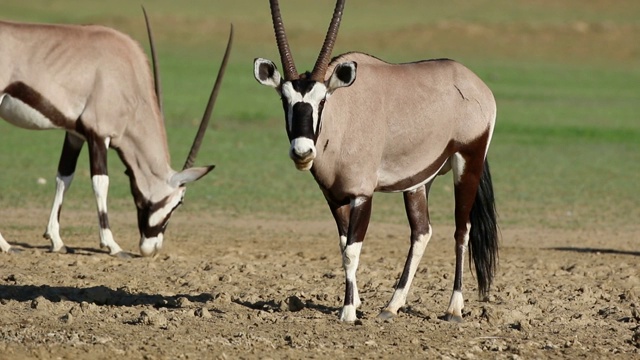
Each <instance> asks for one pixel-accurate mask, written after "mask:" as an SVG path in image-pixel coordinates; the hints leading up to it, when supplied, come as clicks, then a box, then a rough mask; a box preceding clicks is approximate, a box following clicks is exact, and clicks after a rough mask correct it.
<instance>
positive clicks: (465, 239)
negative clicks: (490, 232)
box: [462, 222, 471, 255]
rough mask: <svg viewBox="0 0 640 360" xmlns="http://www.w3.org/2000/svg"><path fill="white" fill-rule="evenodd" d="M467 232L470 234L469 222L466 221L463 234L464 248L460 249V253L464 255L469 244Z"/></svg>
mask: <svg viewBox="0 0 640 360" xmlns="http://www.w3.org/2000/svg"><path fill="white" fill-rule="evenodd" d="M469 234H471V223H470V222H468V223H467V232H466V233H465V234H464V238H463V240H464V242H463V244H464V248H463V249H462V254H463V255H464V253H465V252H466V251H467V246H468V245H469Z"/></svg>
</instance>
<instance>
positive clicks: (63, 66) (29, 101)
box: [0, 9, 233, 257]
mask: <svg viewBox="0 0 640 360" xmlns="http://www.w3.org/2000/svg"><path fill="white" fill-rule="evenodd" d="M143 10H144V9H143ZM145 20H147V17H146V13H145ZM147 30H148V32H149V37H150V39H149V40H150V42H151V49H152V55H153V60H154V68H155V64H156V61H155V52H154V51H153V49H154V46H153V39H152V34H151V30H150V28H149V23H148V21H147ZM231 30H232V31H231V34H230V36H229V42H228V44H227V49H226V52H225V56H224V59H223V61H222V65H221V68H220V71H219V72H218V78H217V80H216V83H215V85H214V90H213V91H212V93H211V97H210V99H209V104H208V105H207V107H206V110H205V115H204V116H203V119H202V122H201V124H200V129H199V131H198V133H197V135H196V138H195V140H194V144H193V146H192V148H191V151H190V153H189V156H188V158H187V161H186V163H185V166H184V168H183V170H182V171H175V170H173V169H172V168H171V162H170V158H169V149H168V146H167V134H166V132H165V126H164V120H163V114H162V111H161V107H160V104H161V103H162V100H161V96H160V86H159V84H160V83H159V78H158V77H157V76H156V77H155V79H154V77H152V74H151V71H150V68H149V61H148V59H147V57H146V55H145V53H144V51H143V50H142V48H141V47H140V45H139V44H138V43H136V42H135V41H134V40H132V39H131V38H130V37H128V36H127V35H125V34H123V33H121V32H118V31H116V30H114V29H111V28H107V27H103V26H95V25H88V26H79V25H54V24H28V23H16V22H8V21H0V117H2V118H3V119H5V120H7V121H8V122H10V123H12V124H14V125H16V126H18V127H22V128H25V129H31V130H41V129H61V130H64V131H65V132H66V134H65V139H64V144H63V148H62V154H61V156H60V162H59V165H58V174H57V177H56V194H55V198H54V201H53V206H52V210H51V216H50V218H49V224H48V225H47V229H46V232H45V234H44V236H45V237H46V238H48V239H50V241H51V251H53V252H66V251H67V248H66V246H65V245H64V244H63V242H62V239H61V238H60V233H59V222H58V221H59V217H60V211H61V207H62V201H63V196H64V194H65V192H66V191H67V189H68V188H69V186H70V185H71V180H72V179H73V175H74V172H75V168H76V162H77V159H78V156H79V154H80V151H81V149H82V147H83V145H84V143H85V142H86V143H87V145H88V147H89V161H90V167H91V169H90V170H91V181H92V185H93V191H94V193H95V196H96V203H97V209H98V219H99V225H100V245H101V247H106V248H108V249H109V253H110V254H111V255H115V256H121V257H129V256H131V254H128V253H126V252H124V251H122V249H121V248H120V246H119V245H118V244H117V243H116V242H115V241H114V239H113V235H112V233H111V230H110V228H109V219H108V216H107V190H108V186H109V177H108V173H107V150H108V149H109V148H112V149H115V150H116V152H117V153H118V155H119V156H120V159H121V160H122V161H123V163H124V165H125V166H126V169H127V170H126V174H127V175H128V176H129V180H130V186H131V192H132V194H133V198H134V202H135V205H136V209H137V213H138V228H139V232H140V252H141V254H142V255H143V256H151V255H154V254H156V253H157V252H158V251H159V250H160V248H161V247H162V245H163V239H164V232H165V230H166V227H167V224H168V222H169V218H170V217H171V214H172V213H173V211H174V210H175V209H176V208H177V207H178V206H180V204H181V203H182V200H183V197H184V194H185V190H186V188H185V185H186V184H187V183H189V182H192V181H196V180H198V179H200V178H201V177H203V176H205V175H206V174H208V173H209V172H210V171H211V170H212V169H213V165H211V166H205V167H192V165H193V162H194V160H195V157H196V155H197V152H198V149H199V147H200V144H201V142H202V138H203V136H204V130H206V127H207V123H208V121H209V118H210V115H211V111H212V108H213V105H214V103H215V99H216V96H217V93H218V90H219V87H220V84H221V80H222V75H223V74H224V69H225V67H226V63H227V60H228V56H229V51H230V48H231V39H232V36H233V28H232V29H231ZM154 74H156V75H157V73H156V72H155V71H154ZM154 80H155V81H154ZM154 82H155V85H156V87H155V91H154ZM0 249H1V250H2V251H3V252H10V251H12V250H14V248H12V247H11V246H10V244H9V243H8V242H7V241H6V240H5V239H4V238H3V237H2V235H0Z"/></svg>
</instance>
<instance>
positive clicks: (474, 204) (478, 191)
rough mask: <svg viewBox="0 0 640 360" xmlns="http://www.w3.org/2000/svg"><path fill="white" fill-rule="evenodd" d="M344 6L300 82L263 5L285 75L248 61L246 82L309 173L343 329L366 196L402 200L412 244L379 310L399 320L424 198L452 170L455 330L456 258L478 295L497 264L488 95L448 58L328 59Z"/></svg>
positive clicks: (423, 242) (280, 25) (355, 300)
mask: <svg viewBox="0 0 640 360" xmlns="http://www.w3.org/2000/svg"><path fill="white" fill-rule="evenodd" d="M345 2H346V1H345V0H337V1H336V6H335V9H334V11H333V17H332V19H331V23H330V24H329V28H328V30H327V35H326V37H325V40H324V43H323V45H322V48H321V49H320V53H319V55H318V59H317V60H316V64H315V66H314V67H313V70H312V71H311V72H305V73H303V74H300V73H299V72H298V71H297V69H296V66H295V63H294V60H293V55H292V53H291V49H290V47H289V42H288V40H287V34H286V31H285V29H284V22H283V21H282V16H281V14H280V4H279V3H278V1H277V0H270V1H269V5H270V8H271V18H272V22H273V29H274V33H275V38H276V44H277V46H278V52H279V54H280V60H281V62H282V70H283V72H284V74H283V75H281V74H280V72H279V71H278V70H277V67H276V65H275V64H274V63H273V61H271V60H268V59H263V58H256V59H255V60H254V70H253V71H254V77H255V78H256V80H257V81H258V82H259V83H261V84H263V85H266V86H269V87H272V88H274V89H275V90H276V92H277V93H278V95H279V96H280V99H281V101H282V104H283V109H284V115H285V123H286V130H287V136H288V138H289V142H290V147H289V157H290V158H291V160H293V163H294V164H295V166H296V168H297V169H298V170H303V171H304V170H310V171H311V173H312V174H313V176H314V178H315V180H316V181H317V182H318V185H320V188H321V189H322V191H323V193H324V196H325V198H326V200H327V204H328V205H329V209H330V210H331V214H332V215H333V217H334V220H335V222H336V225H337V228H338V235H339V237H340V252H341V254H342V266H343V269H344V271H345V293H344V305H343V307H342V311H341V313H340V319H341V320H343V321H355V320H356V318H357V316H356V308H357V307H358V306H360V305H361V301H360V296H359V295H358V286H357V282H356V271H357V268H358V263H359V261H360V251H361V249H362V244H363V240H364V238H365V234H366V232H367V228H368V226H369V220H370V218H371V209H372V199H373V193H374V192H376V191H385V192H402V193H403V198H404V203H405V210H406V212H407V218H408V220H409V226H410V227H411V247H410V248H409V254H408V255H407V261H406V263H405V266H404V270H403V271H402V275H401V276H400V279H398V282H397V285H396V289H395V291H394V294H393V297H392V298H391V300H390V301H389V303H388V304H387V306H386V307H385V308H384V310H383V311H382V312H381V313H380V315H379V316H380V317H381V318H383V319H389V318H392V317H394V316H396V315H397V314H398V311H399V310H400V308H402V307H403V306H404V305H405V303H406V299H407V294H408V291H409V288H410V286H411V282H412V281H413V277H414V276H415V274H416V270H417V267H418V264H419V263H420V259H421V258H422V255H423V254H424V251H425V249H426V246H427V244H428V242H429V240H430V238H431V235H432V229H431V221H430V219H429V210H428V195H429V190H430V188H431V184H432V183H433V180H434V178H435V177H436V175H438V174H444V173H446V172H448V171H449V170H452V172H453V181H454V195H455V225H456V230H455V234H454V239H455V241H456V246H455V253H456V268H455V277H454V285H453V293H452V296H451V300H450V302H449V307H448V309H447V312H446V315H445V319H447V320H451V321H462V309H463V307H464V301H463V296H462V273H463V257H464V253H465V251H466V250H467V245H469V249H470V257H471V258H472V259H473V261H474V263H475V268H476V277H477V279H478V290H479V293H480V294H481V296H485V295H486V294H487V292H488V291H489V288H490V286H491V282H492V280H493V276H494V273H495V269H496V265H497V257H498V235H497V222H496V213H495V205H494V203H495V201H494V197H493V185H492V181H491V173H490V171H489V165H488V162H487V161H486V155H487V150H488V147H489V143H490V142H491V136H492V133H493V128H494V125H495V119H496V103H495V100H494V98H493V94H492V93H491V91H490V90H489V88H488V87H487V86H486V85H485V84H484V83H483V82H482V81H481V80H480V79H479V78H478V77H477V76H476V75H475V74H474V73H472V72H471V71H470V70H469V69H467V68H466V67H464V66H462V65H460V64H458V63H456V62H454V61H451V60H425V61H418V62H413V63H406V64H389V63H386V62H384V61H382V60H379V59H377V58H375V57H372V56H369V55H366V54H363V53H355V52H354V53H347V54H343V55H339V56H337V57H335V58H334V59H332V60H331V58H330V57H331V52H332V50H333V46H334V44H335V42H336V38H337V35H338V29H339V27H340V22H341V20H342V15H343V12H344V7H345Z"/></svg>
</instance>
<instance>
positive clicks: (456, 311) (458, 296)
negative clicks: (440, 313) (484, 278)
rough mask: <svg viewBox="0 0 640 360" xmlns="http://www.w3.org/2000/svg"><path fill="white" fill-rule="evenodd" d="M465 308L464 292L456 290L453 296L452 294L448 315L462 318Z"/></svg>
mask: <svg viewBox="0 0 640 360" xmlns="http://www.w3.org/2000/svg"><path fill="white" fill-rule="evenodd" d="M463 308H464V299H463V298H462V291H457V290H455V291H454V292H453V294H451V300H449V308H448V309H447V314H451V315H453V316H455V317H460V318H462V309H463Z"/></svg>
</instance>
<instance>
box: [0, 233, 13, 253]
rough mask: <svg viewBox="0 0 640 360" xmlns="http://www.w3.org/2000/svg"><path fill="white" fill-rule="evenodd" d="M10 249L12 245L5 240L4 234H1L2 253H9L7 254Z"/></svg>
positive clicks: (0, 246) (0, 248) (0, 245)
mask: <svg viewBox="0 0 640 360" xmlns="http://www.w3.org/2000/svg"><path fill="white" fill-rule="evenodd" d="M9 249H11V245H9V243H8V242H7V240H5V239H4V238H3V237H2V234H0V250H1V251H2V252H5V253H7V252H9Z"/></svg>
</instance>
